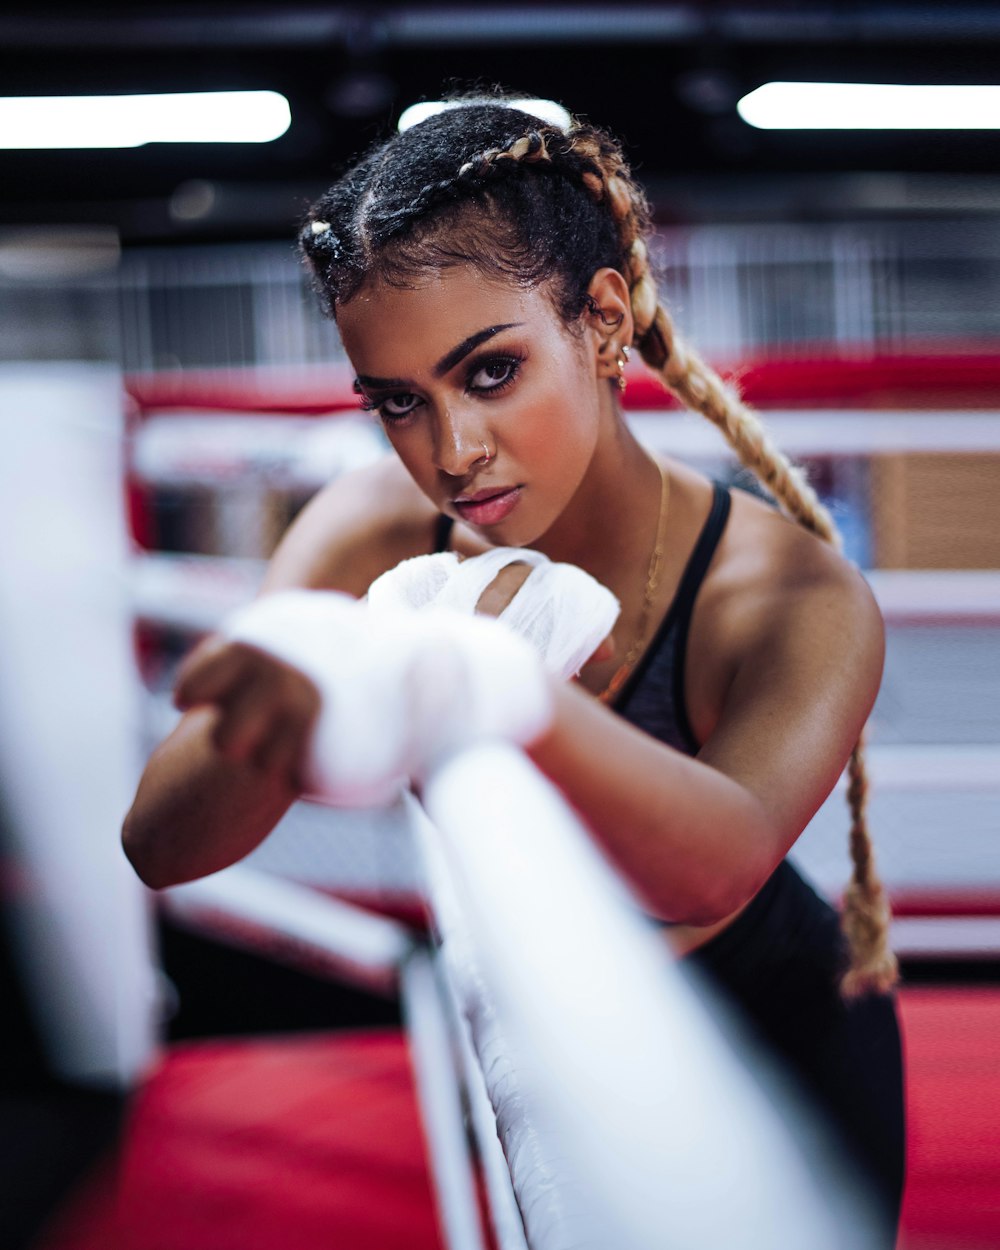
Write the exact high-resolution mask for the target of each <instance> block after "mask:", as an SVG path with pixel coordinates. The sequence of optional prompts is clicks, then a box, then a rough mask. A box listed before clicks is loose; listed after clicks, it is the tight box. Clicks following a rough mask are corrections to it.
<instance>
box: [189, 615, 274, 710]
mask: <svg viewBox="0 0 1000 1250" xmlns="http://www.w3.org/2000/svg"><path fill="white" fill-rule="evenodd" d="M249 651H250V648H248V647H246V646H244V645H243V644H242V643H232V642H229V641H228V640H227V639H225V638H223V637H222V636H221V635H219V634H213V635H212V636H211V637H210V638H206V639H205V640H204V642H201V643H199V644H198V646H197V647H195V649H194V650H193V651H192V652H191V654H190V655H189V656H188V657H187V659H185V661H184V662H183V664H182V665H181V667H180V673H179V675H178V678H177V682H176V685H175V686H174V706H175V707H178V708H179V709H180V710H181V711H182V712H184V711H187V709H188V708H192V707H196V706H197V705H198V704H199V703H217V702H218V701H219V700H220V699H221V698H223V697H224V696H225V694H226V693H227V691H229V690H230V689H231V688H232V687H233V686H234V685H236V684H237V683H238V682H239V681H240V680H241V678H242V677H243V676H244V674H245V672H246V670H247V667H248V660H249V659H250V658H251V657H249V656H248V654H247V653H248V652H249ZM257 654H260V653H259V652H258V653H257Z"/></svg>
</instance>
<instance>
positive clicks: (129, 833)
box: [122, 807, 176, 890]
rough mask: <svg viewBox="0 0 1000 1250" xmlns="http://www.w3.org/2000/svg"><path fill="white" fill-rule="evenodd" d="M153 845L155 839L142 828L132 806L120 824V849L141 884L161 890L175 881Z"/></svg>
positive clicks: (154, 844)
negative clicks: (168, 874)
mask: <svg viewBox="0 0 1000 1250" xmlns="http://www.w3.org/2000/svg"><path fill="white" fill-rule="evenodd" d="M155 846H156V840H155V839H154V838H152V837H150V836H149V835H148V832H146V831H144V830H143V827H142V822H141V820H140V819H139V818H138V817H137V816H136V814H135V808H134V807H133V808H132V810H131V811H130V812H129V813H128V815H127V816H126V817H125V820H124V822H123V824H122V850H123V851H124V852H125V858H126V859H127V860H128V862H129V863H130V864H131V865H132V869H133V871H134V872H135V875H136V876H137V877H138V878H139V880H140V881H141V882H142V883H143V885H145V886H148V887H149V888H150V889H151V890H162V889H164V888H165V887H167V886H169V885H175V884H176V882H174V881H172V880H170V879H169V877H168V876H167V874H166V872H165V871H164V866H163V865H162V864H161V863H160V862H159V857H158V856H157V854H156V851H155Z"/></svg>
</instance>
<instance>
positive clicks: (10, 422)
mask: <svg viewBox="0 0 1000 1250" xmlns="http://www.w3.org/2000/svg"><path fill="white" fill-rule="evenodd" d="M122 403H123V399H122V389H121V377H120V375H119V373H118V372H117V370H114V369H111V368H109V367H107V366H101V365H85V364H55V363H48V362H47V363H45V364H38V365H4V366H2V367H0V448H2V451H0V506H2V508H3V516H2V518H0V535H2V537H0V544H2V552H0V802H2V804H3V808H4V818H5V823H6V825H7V835H8V836H7V845H6V846H5V847H4V854H5V855H9V856H10V859H11V866H10V871H9V872H8V873H7V879H8V880H9V881H11V882H14V883H16V886H15V888H14V889H12V890H11V891H9V892H8V894H7V898H6V899H5V910H6V911H7V913H8V918H9V920H10V921H11V930H12V942H13V945H14V948H15V950H16V952H17V955H18V957H19V959H20V961H21V964H22V967H23V969H24V971H25V974H26V976H25V979H26V983H27V990H28V998H29V1001H30V1002H31V1004H32V1007H33V1009H34V1011H35V1014H36V1019H37V1023H38V1025H39V1030H40V1033H41V1036H42V1039H43V1042H44V1045H45V1047H46V1050H47V1053H48V1058H49V1061H50V1063H51V1064H52V1066H53V1068H54V1069H55V1071H56V1072H57V1073H58V1074H59V1075H61V1076H63V1077H66V1078H68V1079H72V1080H80V1081H88V1082H99V1083H109V1082H110V1083H112V1084H125V1083H127V1082H129V1081H130V1080H131V1079H132V1078H133V1077H134V1076H135V1075H136V1074H137V1073H138V1072H139V1071H141V1069H142V1068H143V1067H145V1065H146V1064H147V1063H148V1061H149V1059H150V1058H151V1053H152V1049H153V1046H154V1042H155V1018H154V1017H155V1009H156V988H155V986H156V983H155V976H154V972H153V965H152V959H151V952H150V937H149V924H148V911H147V900H146V892H145V890H144V888H143V887H142V885H141V884H140V882H139V879H138V878H137V877H136V875H135V873H134V872H133V871H132V869H131V868H130V866H129V864H128V862H127V861H126V859H125V856H124V854H123V853H122V849H121V841H120V829H121V822H122V817H123V815H124V814H125V811H126V809H127V807H128V804H129V801H130V799H131V797H132V794H133V793H134V790H135V783H136V779H137V775H138V764H139V760H138V758H137V749H136V743H137V741H138V730H137V720H138V695H139V691H138V683H137V679H136V676H135V665H134V662H133V659H132V641H131V612H130V608H129V597H128V577H127V559H128V551H127V546H126V537H125V518H124V500H123V496H122V481H123V471H122V436H123V429H122V426H123V422H122Z"/></svg>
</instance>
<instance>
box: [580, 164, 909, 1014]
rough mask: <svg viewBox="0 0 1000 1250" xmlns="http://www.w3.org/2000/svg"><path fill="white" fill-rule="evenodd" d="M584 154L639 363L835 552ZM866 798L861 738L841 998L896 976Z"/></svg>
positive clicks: (813, 508)
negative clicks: (620, 272) (685, 332)
mask: <svg viewBox="0 0 1000 1250" xmlns="http://www.w3.org/2000/svg"><path fill="white" fill-rule="evenodd" d="M587 155H588V156H590V158H591V159H592V160H594V161H595V162H596V163H597V164H598V165H599V166H600V172H601V178H600V181H601V184H602V185H601V186H600V188H598V187H597V186H596V185H594V184H593V183H591V182H587V186H588V190H590V191H591V193H592V194H595V197H596V198H606V199H607V201H608V203H609V206H610V209H611V212H612V214H613V216H614V218H615V220H616V221H617V223H618V229H619V236H620V239H621V244H622V251H623V253H624V254H625V256H626V257H627V262H626V267H627V270H628V272H627V273H626V274H625V277H626V278H627V280H628V284H629V292H630V299H631V306H632V316H633V322H634V334H635V339H636V342H637V344H638V346H639V351H640V353H641V354H642V358H643V360H645V361H646V363H647V364H648V365H649V366H650V367H651V368H652V369H654V370H655V371H656V372H657V373H659V375H660V376H661V377H662V378H663V380H664V382H665V383H666V385H667V386H668V387H669V388H670V390H671V391H672V392H673V393H674V394H675V395H676V396H677V397H678V398H679V399H680V400H681V401H682V402H683V403H684V404H685V405H686V406H687V407H688V408H691V409H693V410H694V411H695V412H699V413H701V414H702V416H705V417H707V418H708V420H709V421H711V422H712V423H713V424H714V425H716V426H718V428H719V429H720V430H721V431H722V433H723V435H724V436H725V438H726V441H727V442H728V443H729V445H730V446H731V447H732V448H733V450H734V451H735V452H736V454H737V456H738V457H739V460H740V463H741V464H742V465H744V467H746V468H748V469H750V470H751V471H752V472H753V473H754V474H755V476H756V477H757V478H758V480H759V481H760V482H762V483H763V485H764V486H765V487H767V489H768V490H769V491H770V492H771V494H772V495H773V496H774V498H775V499H776V500H777V502H778V504H779V505H780V507H781V508H782V509H783V510H784V511H785V512H786V513H787V514H788V515H789V516H790V517H792V518H793V519H794V520H795V521H797V522H798V524H799V525H801V526H803V528H805V529H807V530H810V531H811V532H812V533H814V534H816V535H817V536H818V537H819V538H821V539H823V540H824V541H825V542H828V543H830V544H831V545H833V546H834V547H837V548H838V549H839V548H840V545H841V540H840V535H839V534H838V532H837V529H836V526H835V525H834V522H833V518H832V517H831V516H830V513H829V512H828V511H827V509H826V508H825V507H824V506H823V504H822V503H820V501H819V498H818V496H817V495H816V492H815V491H814V490H813V488H812V487H811V486H810V485H809V483H808V481H807V480H806V477H805V474H804V472H803V471H802V469H800V468H798V467H797V466H795V465H793V464H792V463H791V462H790V461H789V459H788V457H787V456H785V455H784V453H783V452H781V451H779V450H778V448H777V447H776V446H775V444H774V443H773V442H772V440H771V438H770V436H769V435H768V433H767V431H766V429H765V428H764V426H763V424H762V423H761V421H760V419H759V417H757V416H756V414H755V413H753V412H752V411H751V410H750V409H749V408H748V407H747V406H746V405H745V404H744V403H743V401H742V400H741V399H740V397H739V396H738V395H737V394H736V392H735V390H733V388H732V387H731V386H728V385H726V383H724V382H723V381H722V379H721V378H720V377H719V375H718V374H717V373H716V372H715V370H714V369H712V368H711V367H710V366H709V365H708V364H706V362H705V361H704V360H703V359H702V358H701V357H700V356H699V355H698V354H697V352H695V351H693V350H692V349H691V348H690V347H688V346H687V344H685V343H684V342H683V340H682V339H681V338H680V336H679V335H678V334H677V331H676V329H675V328H674V325H673V322H672V320H671V318H670V316H669V314H668V313H667V311H666V309H665V308H664V307H663V305H662V304H661V303H660V300H659V295H658V292H657V289H656V283H655V280H654V278H653V275H652V272H651V271H650V268H649V257H648V251H647V248H646V243H645V241H644V239H643V237H642V235H643V232H644V227H645V222H646V211H647V210H646V205H645V201H644V199H643V198H642V195H641V192H639V191H638V188H636V187H635V184H634V183H632V181H631V179H630V177H629V175H628V174H627V172H626V171H625V169H624V164H623V162H622V161H621V158H620V156H618V159H617V160H615V159H614V157H612V159H611V160H610V161H608V160H607V158H606V156H605V154H604V153H603V152H598V151H593V150H591V151H588V152H587ZM585 181H586V179H585ZM595 182H596V179H595ZM867 798H868V777H867V771H866V767H865V756H864V735H863V734H862V737H861V738H860V739H859V740H858V743H857V745H856V746H855V748H854V750H853V751H852V753H851V758H850V761H849V763H848V789H847V800H848V805H849V808H850V813H851V830H850V851H851V861H852V865H853V871H852V874H851V880H850V883H849V884H848V887H847V890H846V891H845V894H844V905H843V913H842V917H841V925H842V928H843V931H844V935H845V937H846V939H847V944H848V951H849V954H850V966H849V968H848V970H847V972H846V973H845V975H844V977H843V980H842V982H841V992H842V993H843V994H844V995H845V997H851V996H856V995H860V994H863V993H866V992H870V991H876V992H886V991H888V990H889V989H891V988H892V986H893V985H894V984H895V982H896V980H897V978H898V974H899V967H898V963H897V961H896V957H895V956H894V955H893V953H892V951H891V950H890V948H889V921H890V910H889V903H888V899H887V897H886V894H885V890H884V888H883V886H882V883H881V881H880V880H879V877H878V872H877V870H876V867H875V859H874V850H873V848H872V842H871V837H870V835H869V831H868V821H867V814H866V813H867Z"/></svg>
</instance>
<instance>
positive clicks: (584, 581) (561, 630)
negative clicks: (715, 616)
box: [368, 547, 619, 678]
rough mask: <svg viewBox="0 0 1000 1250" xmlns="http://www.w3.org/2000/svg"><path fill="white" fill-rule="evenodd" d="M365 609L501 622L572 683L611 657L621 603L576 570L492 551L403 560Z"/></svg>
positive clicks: (530, 554)
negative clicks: (436, 613)
mask: <svg viewBox="0 0 1000 1250" xmlns="http://www.w3.org/2000/svg"><path fill="white" fill-rule="evenodd" d="M368 602H369V604H370V605H371V607H372V609H373V611H374V612H376V613H378V614H380V615H387V614H391V613H396V612H399V611H401V610H406V609H408V608H409V609H416V610H418V611H421V612H422V611H426V610H427V609H429V608H435V609H437V608H446V609H448V610H449V611H452V612H457V613H462V614H464V615H466V616H472V615H476V614H479V615H488V616H496V617H497V618H498V619H499V620H501V621H502V622H503V624H504V625H505V626H506V627H507V628H508V629H509V630H511V631H512V632H513V633H515V634H517V635H518V636H519V637H521V638H524V639H526V640H527V641H528V642H530V643H531V645H532V646H533V647H534V648H535V650H536V651H537V653H538V655H539V656H540V657H541V659H542V661H543V663H544V664H545V667H546V668H547V669H548V671H549V672H550V673H552V674H553V675H554V676H557V677H562V678H569V677H574V676H576V674H577V673H578V672H579V671H580V669H581V668H582V667H583V666H584V665H585V664H589V663H591V662H593V661H596V660H602V659H609V658H610V657H611V655H613V654H614V644H613V642H612V641H611V629H612V627H613V626H614V623H615V621H616V620H617V619H618V613H619V604H618V600H617V599H616V598H615V597H614V595H613V594H612V593H611V591H609V590H608V589H607V588H606V587H605V586H602V585H601V584H600V582H598V581H596V580H595V579H594V578H593V577H591V576H590V575H589V574H588V573H585V572H584V571H583V569H580V568H577V567H576V566H575V565H572V564H553V563H552V562H551V561H550V560H548V559H547V558H546V557H545V556H543V555H542V554H541V553H540V552H537V551H531V550H529V549H521V548H516V547H494V548H491V549H490V550H489V551H486V552H484V553H483V554H482V555H479V556H473V557H471V558H470V559H467V560H459V558H458V557H457V556H456V555H455V553H454V552H439V553H437V554H436V555H430V556H417V557H416V558H414V559H412V560H404V561H403V562H402V563H401V564H399V565H397V566H396V567H395V568H394V569H390V571H389V572H388V573H384V574H383V575H382V576H381V577H379V578H377V579H376V581H374V582H373V583H372V585H371V587H370V588H369V591H368Z"/></svg>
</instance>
